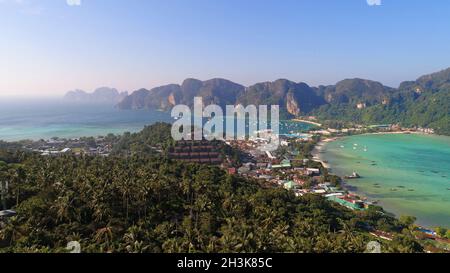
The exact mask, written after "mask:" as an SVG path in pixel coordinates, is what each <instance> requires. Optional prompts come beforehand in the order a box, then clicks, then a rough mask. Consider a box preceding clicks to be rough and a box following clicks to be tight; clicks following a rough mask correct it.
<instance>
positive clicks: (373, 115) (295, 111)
mask: <svg viewBox="0 0 450 273" xmlns="http://www.w3.org/2000/svg"><path fill="white" fill-rule="evenodd" d="M196 96H200V97H202V98H203V100H204V102H205V104H211V103H215V104H218V105H221V106H224V105H227V104H238V103H241V104H243V105H248V104H255V105H262V104H278V105H280V107H281V115H282V118H285V119H290V118H297V117H300V116H315V117H316V118H317V119H318V120H322V121H323V120H331V121H339V122H341V123H342V122H351V123H357V124H399V125H400V126H404V127H422V128H432V129H434V130H435V132H436V133H438V134H445V135H450V114H449V113H450V111H449V107H450V68H448V69H446V70H443V71H440V72H437V73H433V74H430V75H425V76H422V77H420V78H419V79H417V80H416V81H406V82H403V83H401V84H400V86H399V87H398V88H392V87H388V86H384V85H383V84H381V83H379V82H376V81H371V80H365V79H358V78H356V79H346V80H343V81H340V82H338V83H337V84H336V85H329V86H318V87H311V86H309V85H307V84H306V83H296V82H293V81H289V80H286V79H280V80H276V81H274V82H263V83H257V84H255V85H252V86H249V87H245V86H243V85H240V84H237V83H234V82H232V81H229V80H226V79H212V80H207V81H200V80H196V79H186V80H185V81H184V82H183V83H182V84H181V85H179V84H169V85H164V86H160V87H157V88H153V89H151V90H147V89H140V90H137V91H134V92H133V93H131V94H130V95H127V96H125V97H124V98H123V99H121V100H120V102H118V104H117V107H118V108H119V109H157V110H170V109H171V108H172V107H173V106H174V105H176V104H187V105H192V103H193V98H194V97H196Z"/></svg>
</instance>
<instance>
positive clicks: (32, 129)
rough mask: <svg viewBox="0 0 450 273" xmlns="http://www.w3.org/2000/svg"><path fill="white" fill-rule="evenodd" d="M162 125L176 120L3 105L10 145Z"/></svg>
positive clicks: (289, 125) (98, 109) (82, 107)
mask: <svg viewBox="0 0 450 273" xmlns="http://www.w3.org/2000/svg"><path fill="white" fill-rule="evenodd" d="M160 121H161V122H168V123H172V122H173V121H174V120H173V119H172V118H171V116H170V113H167V112H160V111H152V110H120V109H117V108H114V107H113V106H111V105H101V104H75V103H67V102H64V101H61V100H38V101H30V100H28V101H4V100H3V101H0V140H6V141H16V140H22V139H32V140H38V139H41V138H42V139H49V138H52V137H61V138H75V137H81V136H100V135H106V134H108V133H113V134H121V133H124V132H138V131H140V130H142V129H143V128H144V126H145V125H151V124H154V123H155V122H160ZM311 127H312V126H311V125H309V124H306V123H300V122H290V121H283V122H281V124H280V132H281V133H290V132H291V131H292V132H301V131H304V130H307V129H309V128H311Z"/></svg>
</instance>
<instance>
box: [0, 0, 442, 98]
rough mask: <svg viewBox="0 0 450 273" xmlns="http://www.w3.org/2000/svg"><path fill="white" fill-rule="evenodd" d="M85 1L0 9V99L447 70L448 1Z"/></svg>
mask: <svg viewBox="0 0 450 273" xmlns="http://www.w3.org/2000/svg"><path fill="white" fill-rule="evenodd" d="M67 1H68V2H69V3H70V4H71V5H69V4H68V3H67ZM78 1H80V0H0V35H1V36H0V96H2V95H3V96H5V95H7V96H11V95H29V94H32V95H40V94H42V95H44V94H45V95H48V94H63V93H64V92H65V91H67V90H69V89H75V88H81V89H85V90H88V91H90V90H92V89H94V88H95V87H99V86H112V87H116V88H118V89H120V90H128V91H133V90H135V89H138V88H141V87H146V88H151V87H154V86H157V85H161V84H166V83H180V82H181V81H182V80H183V79H185V78H187V77H195V78H199V79H202V80H206V79H209V78H213V77H223V78H227V79H230V80H233V81H236V82H239V83H242V84H245V85H249V84H253V83H256V82H259V81H267V80H275V79H277V78H288V79H291V80H294V81H304V82H307V83H308V84H310V85H318V84H334V83H336V82H337V81H338V80H341V79H344V78H352V77H362V78H369V79H374V80H378V81H381V82H383V83H384V84H387V85H391V86H397V85H398V84H399V82H400V81H402V80H409V79H415V78H417V77H418V76H419V75H422V74H424V73H429V72H434V71H437V70H441V69H444V68H447V67H449V66H450V16H449V14H450V1H448V0H433V1H429V0H382V2H381V5H369V4H368V2H367V0H292V1H288V0H274V1H269V0H223V1H221V0H178V1H176V0H160V1H157V0H81V2H80V5H77V4H78ZM369 2H373V3H377V2H379V0H369Z"/></svg>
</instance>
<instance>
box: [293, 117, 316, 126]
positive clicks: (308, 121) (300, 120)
mask: <svg viewBox="0 0 450 273" xmlns="http://www.w3.org/2000/svg"><path fill="white" fill-rule="evenodd" d="M292 121H296V122H303V123H308V124H312V125H316V126H319V127H321V126H322V124H320V123H317V122H314V121H310V120H304V119H292Z"/></svg>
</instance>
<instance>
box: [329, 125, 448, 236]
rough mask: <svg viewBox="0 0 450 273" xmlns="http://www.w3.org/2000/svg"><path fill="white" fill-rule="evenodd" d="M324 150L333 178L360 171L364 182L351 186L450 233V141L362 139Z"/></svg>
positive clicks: (342, 141) (411, 137) (414, 137)
mask: <svg viewBox="0 0 450 273" xmlns="http://www.w3.org/2000/svg"><path fill="white" fill-rule="evenodd" d="M324 151H325V153H324V154H322V155H321V156H322V158H323V159H324V160H327V161H329V164H330V166H331V168H332V171H333V172H334V173H336V174H338V175H348V174H351V172H353V171H357V172H358V173H359V174H360V175H361V176H362V177H363V178H362V179H359V180H349V181H347V183H348V184H349V185H350V186H352V187H355V190H356V191H357V192H360V193H362V194H363V195H365V196H367V197H369V198H370V199H373V200H379V201H380V204H381V205H382V206H383V207H384V208H385V209H386V210H387V211H390V212H393V213H394V214H396V215H397V216H400V215H413V216H415V217H417V218H418V223H419V224H421V225H424V226H427V227H435V226H445V227H449V228H450V137H445V136H428V135H398V134H397V135H396V134H385V135H359V136H352V137H347V138H343V139H339V140H338V141H335V142H331V143H328V144H327V145H326V146H325V147H324Z"/></svg>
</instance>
